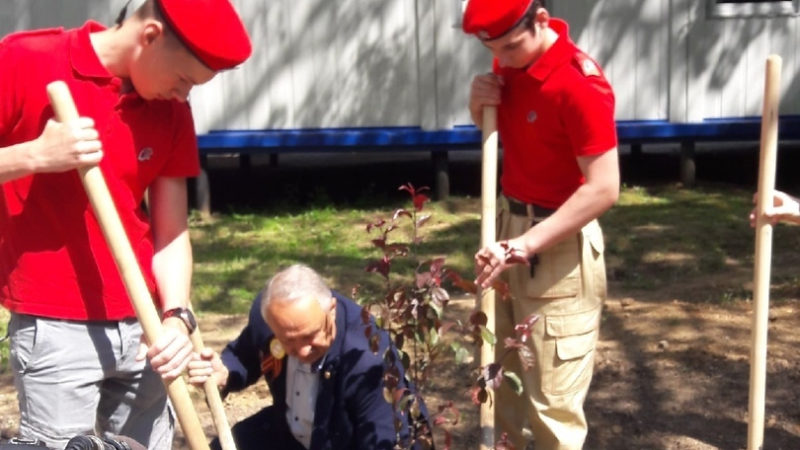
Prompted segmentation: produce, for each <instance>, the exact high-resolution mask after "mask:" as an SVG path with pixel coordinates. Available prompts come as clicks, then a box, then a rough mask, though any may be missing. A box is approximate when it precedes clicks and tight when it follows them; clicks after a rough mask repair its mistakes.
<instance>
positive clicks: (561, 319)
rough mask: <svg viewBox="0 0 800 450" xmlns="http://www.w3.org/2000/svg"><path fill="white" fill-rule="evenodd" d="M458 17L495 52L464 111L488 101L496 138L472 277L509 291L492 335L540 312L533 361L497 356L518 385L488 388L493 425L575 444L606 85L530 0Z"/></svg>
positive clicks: (593, 323) (586, 363)
mask: <svg viewBox="0 0 800 450" xmlns="http://www.w3.org/2000/svg"><path fill="white" fill-rule="evenodd" d="M463 28H464V31H465V32H466V33H469V34H473V35H475V36H476V37H477V38H478V39H480V40H481V41H482V43H483V44H484V45H485V46H486V47H487V48H488V49H489V50H490V51H491V52H492V54H493V55H494V70H493V73H491V74H487V75H479V76H477V77H475V79H474V81H473V83H472V87H471V92H470V104H469V108H470V113H471V115H472V118H473V120H474V121H475V123H476V124H477V125H478V126H480V125H481V120H482V110H483V107H484V106H489V105H491V106H496V107H497V108H498V131H499V135H500V140H501V141H502V144H503V165H502V179H501V184H502V189H503V196H502V198H501V204H500V205H499V207H498V211H499V224H500V226H499V230H498V234H499V241H498V242H495V243H492V244H491V245H488V246H486V247H485V248H482V249H480V250H479V251H478V252H477V253H476V255H475V264H476V271H477V280H476V281H477V282H478V283H480V284H481V285H482V286H483V287H488V286H489V285H490V284H491V282H492V280H494V279H495V278H496V277H498V276H499V275H500V274H501V273H502V274H503V277H504V278H505V279H506V280H507V281H508V282H509V285H510V288H511V292H512V294H513V300H512V301H511V302H508V303H506V302H499V303H498V305H497V308H498V309H497V319H496V320H497V322H496V326H497V334H498V337H499V338H500V339H502V337H503V336H507V335H511V334H512V333H513V327H514V324H516V323H519V322H522V321H523V319H524V318H525V317H527V316H528V315H530V314H538V315H539V316H540V319H539V321H538V322H537V323H536V325H535V330H534V335H533V336H532V339H531V341H530V342H531V344H530V345H531V347H532V350H533V352H534V354H535V356H536V363H535V366H534V367H533V368H532V369H530V370H529V371H523V370H522V369H521V367H520V364H519V361H517V360H516V358H513V360H512V358H509V360H510V361H506V362H507V363H508V364H507V367H506V369H507V370H513V371H514V372H516V373H518V374H520V376H521V377H522V380H523V384H524V389H525V392H524V393H523V395H522V396H517V395H516V394H514V393H513V392H511V391H510V389H508V388H507V387H505V388H501V389H499V390H498V392H497V393H496V407H495V411H496V427H497V431H498V433H499V432H501V431H506V432H508V433H509V436H510V437H511V440H512V442H513V443H514V445H515V446H516V447H517V448H520V449H521V448H525V446H526V445H527V439H526V436H525V435H524V434H523V427H526V426H527V427H529V428H530V429H531V431H532V433H533V438H534V440H535V447H536V448H537V449H580V448H581V447H582V446H583V442H584V440H585V437H586V431H587V424H586V419H585V416H584V413H583V402H584V400H585V398H586V394H587V391H588V389H589V384H590V381H591V377H592V368H593V359H594V349H595V343H596V341H597V337H598V331H599V324H600V313H601V309H602V305H603V301H604V299H605V296H606V280H605V266H604V261H603V236H602V232H601V230H600V227H599V225H598V223H597V220H596V219H597V218H598V217H599V216H600V215H601V214H602V213H603V212H605V211H606V210H607V209H608V208H610V207H611V206H612V205H613V204H614V202H615V201H616V200H617V197H618V195H619V169H618V162H617V138H616V128H615V123H614V94H613V92H612V90H611V86H609V84H608V82H607V81H606V79H605V77H604V75H603V73H602V71H601V70H600V68H599V67H598V65H597V64H596V63H595V61H594V60H592V59H591V58H590V57H589V56H587V55H586V54H585V53H583V52H582V51H581V50H580V49H578V48H577V47H576V46H575V44H574V43H573V42H572V41H571V40H570V38H569V33H568V28H567V24H566V23H565V22H563V21H561V20H557V19H554V18H551V17H550V15H549V13H548V11H547V10H546V9H545V8H544V2H543V1H541V0H533V1H531V0H504V1H497V0H470V1H469V3H468V4H467V7H466V10H465V12H464V20H463ZM515 261H528V264H515V263H514V262H515ZM498 351H502V349H501V348H498ZM498 353H499V352H498Z"/></svg>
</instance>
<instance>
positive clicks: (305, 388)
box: [286, 356, 319, 448]
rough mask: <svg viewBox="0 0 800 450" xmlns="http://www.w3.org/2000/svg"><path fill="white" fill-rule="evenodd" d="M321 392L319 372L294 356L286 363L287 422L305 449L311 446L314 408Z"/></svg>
mask: <svg viewBox="0 0 800 450" xmlns="http://www.w3.org/2000/svg"><path fill="white" fill-rule="evenodd" d="M318 392H319V372H317V371H314V370H312V368H311V364H304V363H301V362H300V361H298V359H297V358H295V357H293V356H289V357H288V362H287V363H286V406H287V407H288V408H287V410H286V421H287V422H288V423H289V430H291V432H292V434H293V435H294V437H295V439H297V440H298V442H300V443H301V444H303V446H304V447H305V448H309V446H311V431H312V430H313V429H314V408H315V406H316V404H317V393H318Z"/></svg>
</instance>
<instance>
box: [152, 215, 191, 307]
mask: <svg viewBox="0 0 800 450" xmlns="http://www.w3.org/2000/svg"><path fill="white" fill-rule="evenodd" d="M153 274H154V276H155V279H156V285H157V286H158V293H159V297H160V298H161V302H162V306H163V309H164V311H166V310H169V309H172V308H177V307H187V305H188V304H189V295H190V292H191V283H192V247H191V243H190V241H189V231H188V230H185V231H184V232H183V233H181V234H179V235H178V237H176V238H175V239H173V240H172V241H171V242H169V243H167V244H166V245H164V246H163V247H162V248H160V249H158V250H157V251H156V254H155V255H154V256H153Z"/></svg>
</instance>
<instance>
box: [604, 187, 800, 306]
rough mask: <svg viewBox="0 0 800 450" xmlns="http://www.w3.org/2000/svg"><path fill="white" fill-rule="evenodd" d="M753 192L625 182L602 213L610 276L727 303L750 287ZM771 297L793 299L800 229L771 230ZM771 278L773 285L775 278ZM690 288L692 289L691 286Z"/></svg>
mask: <svg viewBox="0 0 800 450" xmlns="http://www.w3.org/2000/svg"><path fill="white" fill-rule="evenodd" d="M752 196H753V194H752V192H750V191H746V190H742V189H737V188H732V187H730V186H716V185H708V186H701V187H698V188H696V189H680V188H678V187H676V186H658V187H650V188H644V187H636V186H632V187H626V188H624V189H623V191H622V194H621V198H620V201H619V202H618V204H617V205H616V206H615V207H614V208H612V209H611V210H610V211H609V212H608V213H607V214H606V215H605V216H603V218H602V223H603V227H604V231H605V235H606V244H607V245H606V248H607V251H606V257H607V261H608V266H609V275H610V278H611V280H612V281H617V282H619V285H620V289H622V290H628V289H631V290H637V291H650V292H651V294H653V296H654V297H657V296H658V293H659V291H669V292H672V293H676V294H680V296H682V297H683V298H684V299H685V300H689V301H707V302H715V303H728V302H731V301H736V300H746V299H747V298H748V297H749V296H750V291H751V289H752V287H751V286H749V285H748V284H747V283H749V282H750V281H751V279H752V270H753V255H754V248H755V245H754V242H755V239H754V236H755V234H754V230H753V228H751V227H750V225H749V221H748V218H747V216H748V214H749V211H750V210H751V209H752ZM773 242H774V245H773V266H772V267H773V287H775V288H778V287H780V289H774V293H773V296H775V298H777V299H781V298H792V297H793V298H796V297H797V295H798V293H800V292H798V283H797V279H796V278H795V279H794V282H792V280H791V279H789V280H788V281H787V282H782V281H780V280H784V279H786V277H787V276H788V274H790V273H792V268H795V269H796V268H797V267H798V265H800V253H798V252H797V249H798V248H800V229H798V228H797V227H794V226H787V225H783V224H781V225H778V226H776V227H774V228H773ZM776 281H777V283H776ZM691 289H694V291H691Z"/></svg>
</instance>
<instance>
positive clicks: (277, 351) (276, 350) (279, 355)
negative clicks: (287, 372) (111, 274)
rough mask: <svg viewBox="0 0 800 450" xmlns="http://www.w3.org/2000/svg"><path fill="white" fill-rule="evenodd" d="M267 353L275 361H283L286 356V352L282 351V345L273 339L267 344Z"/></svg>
mask: <svg viewBox="0 0 800 450" xmlns="http://www.w3.org/2000/svg"><path fill="white" fill-rule="evenodd" d="M269 353H270V354H271V355H272V356H273V357H275V358H276V359H283V357H284V356H286V350H284V348H283V345H281V342H280V341H279V340H277V339H275V338H273V339H272V341H270V343H269Z"/></svg>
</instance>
